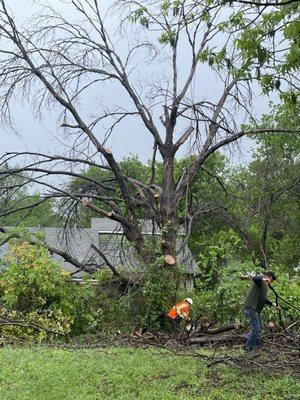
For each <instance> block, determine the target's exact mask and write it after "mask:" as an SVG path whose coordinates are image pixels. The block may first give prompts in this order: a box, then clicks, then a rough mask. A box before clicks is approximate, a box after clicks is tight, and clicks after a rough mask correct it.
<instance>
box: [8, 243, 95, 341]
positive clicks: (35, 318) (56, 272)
mask: <svg viewBox="0 0 300 400" xmlns="http://www.w3.org/2000/svg"><path fill="white" fill-rule="evenodd" d="M0 278H1V279H0V290H1V291H0V297H1V302H2V304H3V307H4V309H6V307H7V308H8V309H9V310H11V311H10V312H9V316H10V317H14V318H16V319H18V317H20V316H21V317H24V318H25V319H26V320H28V321H32V322H34V323H38V324H39V325H42V326H44V327H46V328H48V329H51V330H53V331H56V332H60V333H68V334H75V333H76V334H77V333H81V332H84V331H86V330H89V329H91V328H93V327H95V326H96V325H97V323H98V322H99V321H97V319H98V318H99V314H98V311H97V310H95V309H93V307H91V306H92V301H91V299H92V298H93V295H94V293H93V290H92V288H91V287H90V286H89V285H88V284H85V285H78V286H75V285H74V284H72V283H71V282H70V276H69V273H68V272H66V271H65V270H63V269H62V268H61V266H60V265H59V264H58V263H57V262H55V261H53V260H52V259H51V258H50V257H49V255H48V251H47V250H46V249H45V248H44V247H43V246H42V244H41V245H31V244H29V243H28V242H26V241H16V242H15V243H14V244H11V246H10V253H9V254H8V255H7V256H6V257H5V259H4V272H2V273H1V276H0ZM2 311H3V310H2ZM3 331H4V332H5V333H9V334H12V335H15V336H16V337H22V338H25V339H34V340H35V339H36V340H43V339H45V338H46V337H47V333H46V332H45V331H43V330H41V331H40V332H38V331H37V330H33V329H31V328H28V329H24V328H19V327H17V328H16V327H12V328H10V327H8V328H2V332H3Z"/></svg>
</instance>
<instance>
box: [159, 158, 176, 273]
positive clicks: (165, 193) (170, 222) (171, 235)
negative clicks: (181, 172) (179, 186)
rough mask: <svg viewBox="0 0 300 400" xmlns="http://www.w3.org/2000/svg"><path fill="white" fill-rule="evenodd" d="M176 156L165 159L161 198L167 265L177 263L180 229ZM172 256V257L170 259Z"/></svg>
mask: <svg viewBox="0 0 300 400" xmlns="http://www.w3.org/2000/svg"><path fill="white" fill-rule="evenodd" d="M173 170H174V155H173V154H167V155H165V157H164V171H163V182H162V194H161V197H160V219H161V224H162V235H161V248H162V252H163V255H164V257H165V260H166V263H167V264H169V265H173V264H175V262H173V261H172V257H173V258H174V261H176V231H177V229H178V221H177V208H178V204H177V201H176V196H175V183H174V174H173ZM168 256H171V257H168Z"/></svg>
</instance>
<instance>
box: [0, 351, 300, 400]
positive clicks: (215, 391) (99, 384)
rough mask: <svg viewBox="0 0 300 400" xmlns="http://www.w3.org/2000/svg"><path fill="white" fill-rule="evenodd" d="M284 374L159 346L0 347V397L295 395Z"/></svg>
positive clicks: (185, 399) (122, 399) (94, 399)
mask: <svg viewBox="0 0 300 400" xmlns="http://www.w3.org/2000/svg"><path fill="white" fill-rule="evenodd" d="M299 393H300V387H299V382H298V386H297V382H296V381H295V378H292V377H291V376H288V375H280V376H277V377H271V376H268V375H267V374H266V373H262V372H261V371H258V372H257V373H246V372H243V371H241V370H239V369H235V368H233V367H229V366H214V367H211V368H210V367H207V366H206V365H205V364H204V363H203V361H201V359H199V358H192V357H179V356H171V355H170V354H168V353H167V352H165V351H162V350H158V349H148V350H143V349H130V348H111V349H105V350H82V349H80V350H62V349H46V348H30V349H29V348H28V349H24V348H2V349H0V399H1V400H102V399H108V400H109V399H114V400H131V399H149V400H150V399H151V400H152V399H162V400H168V399H182V400H189V399H205V400H206V399H207V400H209V399H226V400H230V399H232V400H233V399H234V400H238V399H257V400H261V399H268V400H271V399H280V400H284V399H288V400H292V399H299V397H298V394H299Z"/></svg>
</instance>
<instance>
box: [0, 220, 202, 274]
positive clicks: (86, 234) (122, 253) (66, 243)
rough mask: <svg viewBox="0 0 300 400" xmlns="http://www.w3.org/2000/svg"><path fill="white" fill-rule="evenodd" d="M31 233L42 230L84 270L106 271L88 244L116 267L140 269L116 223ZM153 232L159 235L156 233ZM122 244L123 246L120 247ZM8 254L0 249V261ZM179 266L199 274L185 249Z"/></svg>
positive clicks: (68, 267)
mask: <svg viewBox="0 0 300 400" xmlns="http://www.w3.org/2000/svg"><path fill="white" fill-rule="evenodd" d="M142 227H143V233H144V234H151V233H152V222H151V221H149V220H148V221H145V223H142ZM28 231H29V232H30V233H33V234H34V233H36V232H40V231H42V232H43V233H44V235H45V242H46V243H47V245H49V246H53V247H56V248H58V249H60V250H63V251H65V252H67V253H70V254H71V255H72V256H73V257H74V258H75V259H77V260H78V261H80V262H81V263H82V264H83V265H85V266H86V267H91V268H94V267H98V268H99V267H102V268H106V265H105V263H104V261H103V260H102V257H101V256H99V255H98V254H95V252H94V251H93V250H92V249H91V244H94V245H95V246H97V247H98V248H99V249H100V250H101V251H102V252H103V253H104V254H105V256H106V257H107V259H108V260H109V261H110V262H111V264H112V265H114V266H115V267H119V266H126V267H127V268H128V269H131V268H132V269H136V268H138V267H139V262H138V260H137V257H135V253H134V249H133V247H132V246H130V245H128V242H127V243H125V241H124V240H123V235H121V234H114V233H121V232H122V229H121V227H120V225H119V224H118V223H116V222H115V221H112V220H110V219H108V218H93V219H92V221H91V229H87V228H85V229H72V230H67V231H66V232H62V230H61V229H60V228H28ZM156 233H158V232H157V231H156ZM122 244H123V245H122ZM7 252H8V245H7V244H5V245H3V246H1V247H0V259H1V258H3V257H4V255H5V254H7ZM53 258H54V259H56V260H57V261H59V262H60V263H61V264H62V266H63V267H64V268H65V269H66V270H68V271H70V272H75V271H76V268H75V267H74V266H73V265H72V264H69V263H68V262H66V261H64V260H63V258H62V257H60V256H57V255H53ZM177 258H178V262H179V264H181V265H183V267H184V270H185V272H186V273H187V274H197V273H198V272H199V269H198V266H197V263H196V261H195V259H194V257H193V256H192V253H191V251H190V250H189V249H188V247H187V246H184V249H183V250H182V251H181V252H180V254H178V256H177ZM82 275H83V273H82V272H77V273H76V274H75V275H74V276H76V277H80V276H82Z"/></svg>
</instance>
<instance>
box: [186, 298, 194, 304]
mask: <svg viewBox="0 0 300 400" xmlns="http://www.w3.org/2000/svg"><path fill="white" fill-rule="evenodd" d="M185 301H188V302H189V303H190V305H192V304H193V300H192V299H191V298H189V297H187V298H186V299H185Z"/></svg>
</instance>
